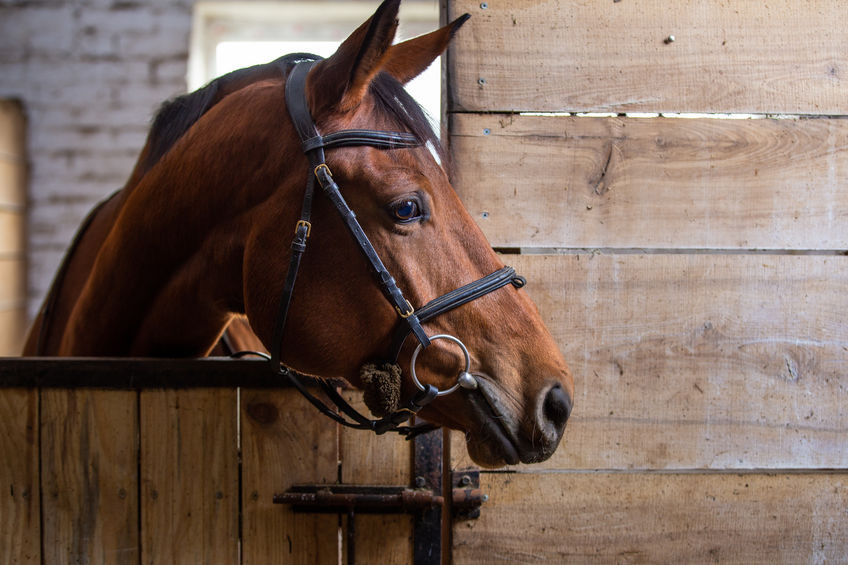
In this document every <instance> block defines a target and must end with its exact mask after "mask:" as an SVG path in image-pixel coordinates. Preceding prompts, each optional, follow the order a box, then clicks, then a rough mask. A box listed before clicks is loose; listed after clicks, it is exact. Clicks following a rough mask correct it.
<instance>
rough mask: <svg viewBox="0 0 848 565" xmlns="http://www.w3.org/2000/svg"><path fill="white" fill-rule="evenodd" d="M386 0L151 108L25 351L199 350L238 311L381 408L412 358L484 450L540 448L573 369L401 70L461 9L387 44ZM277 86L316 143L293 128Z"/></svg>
mask: <svg viewBox="0 0 848 565" xmlns="http://www.w3.org/2000/svg"><path fill="white" fill-rule="evenodd" d="M398 4H399V1H398V0H387V1H386V2H384V3H383V4H382V5H381V6H380V7H379V9H378V10H377V12H376V13H375V14H374V15H373V16H372V17H371V18H370V19H369V20H368V21H366V22H365V23H364V24H363V25H362V26H360V27H359V28H358V29H357V30H356V31H354V32H353V33H352V34H351V36H350V37H349V38H348V39H347V40H345V41H344V42H343V43H342V44H341V46H340V47H339V49H338V51H337V52H336V53H335V54H334V55H332V56H331V57H329V58H327V59H325V60H317V58H314V57H309V56H300V55H294V56H287V57H283V58H281V59H279V60H278V61H276V62H274V63H269V64H267V65H262V66H258V67H255V68H252V69H246V70H244V71H239V72H236V73H234V74H231V75H229V76H228V77H225V78H223V79H219V80H217V81H215V82H213V83H211V84H210V85H209V86H207V87H206V88H204V89H202V90H201V91H198V92H197V93H194V94H190V95H186V96H185V97H183V98H181V99H178V100H177V102H176V103H171V104H170V105H167V106H166V107H165V109H163V111H161V112H160V114H159V116H158V117H157V120H156V122H155V123H154V126H153V128H152V130H151V134H150V136H149V137H148V144H147V146H146V147H145V149H144V150H143V152H142V155H141V158H140V160H139V164H138V165H137V167H136V169H135V171H134V172H133V175H132V177H131V179H130V181H129V182H128V184H127V186H126V187H125V188H124V189H123V190H122V191H121V192H120V193H118V195H117V196H116V197H115V198H113V199H112V200H110V201H109V202H108V203H107V204H106V205H105V206H104V207H103V208H102V210H101V211H100V212H99V213H98V214H97V217H96V218H94V220H93V221H92V222H91V225H90V227H89V228H88V229H87V230H83V231H84V232H85V233H84V234H83V237H82V238H81V239H80V242H79V245H77V246H73V247H76V248H77V249H75V250H74V249H72V251H71V253H70V254H69V259H68V265H69V266H68V268H67V269H63V270H64V271H66V274H65V276H64V277H63V276H62V275H60V276H59V277H58V278H57V281H58V282H57V283H54V290H52V291H51V298H50V299H48V301H47V304H51V305H52V306H51V307H49V308H47V309H45V310H43V312H42V314H41V316H40V317H39V320H38V321H37V324H36V326H35V328H34V330H33V332H32V333H31V337H30V342H29V344H28V346H27V351H28V352H29V353H30V354H48V355H51V354H52V355H56V354H58V355H89V356H97V355H113V356H114V355H137V356H151V355H153V356H172V357H174V356H197V355H204V354H207V353H208V352H209V351H210V349H211V348H212V347H213V345H214V344H215V343H216V342H217V340H218V338H219V336H220V335H221V332H222V331H223V329H224V328H225V327H226V325H227V324H228V323H229V322H230V320H232V318H233V316H234V315H236V314H246V316H247V318H248V320H249V322H250V325H251V327H252V328H253V330H254V331H255V333H256V336H258V338H259V339H260V340H261V341H262V343H263V344H264V345H265V347H266V348H267V349H268V350H269V351H271V353H272V357H273V359H274V360H275V361H276V360H279V361H281V362H282V363H283V364H284V365H286V366H289V367H291V368H293V369H295V370H297V371H300V372H303V373H308V374H311V375H315V376H320V377H342V378H345V379H347V380H348V381H349V382H351V383H352V384H353V385H355V386H359V387H363V388H365V389H366V398H370V400H371V401H370V402H369V406H370V407H372V408H373V409H374V410H375V411H376V412H380V411H390V410H391V409H392V406H394V405H396V404H397V399H395V400H394V401H393V402H384V401H385V398H382V396H384V395H383V394H382V392H381V390H382V389H381V388H380V386H382V385H381V384H380V382H382V381H380V379H382V380H386V379H388V380H389V381H391V380H392V379H394V380H395V381H396V382H394V383H390V384H392V386H391V387H387V388H390V389H393V390H394V394H395V395H396V396H397V397H398V398H399V399H408V398H410V397H413V396H414V395H416V394H417V391H418V389H419V385H416V384H415V382H414V380H413V376H415V377H417V379H418V382H419V383H424V384H423V385H422V386H421V388H426V390H427V391H431V390H441V391H446V390H451V389H453V390H454V392H453V393H452V394H447V395H443V396H439V397H438V398H436V399H435V400H432V401H431V402H429V403H428V404H427V405H426V406H425V407H424V408H423V409H422V410H421V412H420V414H421V416H422V417H423V418H425V419H427V420H429V421H431V422H434V423H438V424H443V425H446V426H449V427H451V428H454V429H457V430H462V431H464V432H465V434H466V437H467V443H468V450H469V453H470V454H471V456H472V458H473V459H474V460H476V461H477V462H478V463H480V464H482V465H487V466H497V465H502V464H504V463H510V464H512V463H517V462H519V461H521V462H536V461H541V460H544V459H546V458H547V457H549V456H550V455H551V454H552V453H553V452H554V450H555V449H556V447H557V445H558V443H559V441H560V439H561V437H562V434H563V430H564V427H565V423H566V420H567V418H568V416H569V413H570V411H571V399H572V398H573V393H574V384H573V380H572V376H571V373H570V371H569V369H568V366H567V365H566V363H565V361H564V360H563V358H562V356H561V354H560V352H559V350H558V348H557V346H556V344H555V343H554V340H553V338H552V337H551V335H550V334H549V332H548V331H547V329H546V328H545V326H544V324H543V322H542V319H541V317H540V315H539V313H538V311H537V309H536V307H535V305H534V304H533V303H532V302H531V300H530V299H529V298H528V296H527V294H526V292H525V291H524V290H522V289H521V288H520V287H521V286H522V282H523V280H522V279H521V278H520V277H518V276H516V275H514V273H513V272H512V271H511V270H510V269H507V268H505V267H504V265H503V263H502V262H501V259H500V258H499V256H498V255H497V254H496V253H495V252H494V251H493V250H492V249H491V247H490V246H489V244H488V242H487V241H486V238H485V237H484V235H483V234H482V232H481V231H480V229H479V228H478V227H477V226H476V225H475V223H474V221H473V220H472V219H471V217H470V215H469V214H468V213H467V211H466V210H465V209H464V207H463V206H462V203H461V202H460V200H459V198H458V197H457V194H456V192H455V191H454V189H453V187H452V186H451V183H450V180H449V177H448V174H447V172H446V168H447V162H448V159H447V155H446V154H445V152H444V151H443V150H442V148H441V145H440V143H439V140H438V137H437V136H436V135H435V134H434V133H433V131H432V128H431V126H430V125H429V122H428V120H427V118H426V117H425V115H424V114H423V112H422V111H421V109H420V108H419V107H418V106H417V104H416V103H415V102H414V101H413V100H412V98H411V97H410V96H409V95H408V94H407V93H406V92H405V91H404V90H403V86H402V85H403V84H404V83H406V82H408V81H409V80H411V79H412V78H414V77H415V76H417V75H418V74H419V73H421V72H422V71H423V70H424V69H425V68H426V67H428V66H429V65H430V63H432V62H433V61H434V60H435V59H436V58H437V57H438V56H439V55H440V54H441V53H442V52H443V51H444V50H445V49H446V47H447V45H448V43H449V41H450V39H451V37H452V36H453V35H454V33H456V32H457V30H458V29H459V27H460V26H461V25H462V24H463V22H465V20H466V19H467V16H464V17H462V18H459V19H458V20H456V21H454V22H453V23H451V24H449V25H447V26H445V27H444V28H442V29H439V30H437V31H435V32H432V33H430V34H427V35H424V36H421V37H419V38H416V39H412V40H409V41H406V42H402V43H399V44H396V45H392V41H393V39H394V35H395V30H396V27H397V10H398ZM297 77H300V78H299V80H300V81H301V84H300V86H299V87H298V89H297V91H296V92H294V94H292V95H290V96H287V95H286V94H287V93H286V89H287V87H289V90H294V89H292V88H291V85H292V84H294V80H295V78H297ZM292 96H294V98H292ZM293 100H295V101H296V103H297V104H298V105H300V106H302V107H303V108H301V110H300V111H298V112H299V114H298V112H295V115H300V114H304V113H305V115H308V116H309V121H310V124H309V128H313V127H314V134H315V136H317V138H320V140H319V141H315V139H317V138H315V139H307V140H306V142H304V139H303V138H304V135H303V131H300V130H299V129H298V126H296V124H295V121H293V118H292V114H293V104H294V103H295V102H293ZM300 129H302V128H300ZM335 132H343V133H341V134H339V135H337V136H336V138H335V141H332V138H333V136H332V134H333V133H335ZM350 132H365V133H364V134H363V135H361V136H357V134H356V133H350ZM385 132H394V133H391V134H386V133H385ZM309 135H311V134H309V133H308V132H307V137H308V136H309ZM315 136H313V137H315ZM322 136H323V137H322ZM318 146H320V153H321V160H320V163H319V166H317V167H316V166H315V164H316V162H318V161H316V154H318V153H319V151H318V150H317V149H315V147H318ZM310 147H311V149H310ZM316 177H318V178H317V181H319V183H320V185H321V186H320V187H319V188H318V189H317V190H316V191H315V195H314V198H311V199H307V200H309V201H310V202H311V206H310V214H309V218H310V219H309V221H308V222H304V220H303V213H304V212H303V210H304V209H305V208H304V206H303V205H302V203H303V202H304V194H305V190H309V187H310V186H312V185H313V184H314V183H315V182H316V180H313V181H308V180H307V179H310V178H312V179H316ZM330 184H332V186H330ZM333 186H335V188H333ZM304 187H307V188H306V189H305V188H304ZM338 187H341V188H340V189H339V188H338ZM313 188H314V187H313ZM331 189H332V190H331ZM340 211H341V212H342V213H341V214H340ZM353 224H355V225H356V227H358V229H359V230H360V231H359V232H356V233H355V230H354V229H353V228H354V226H353ZM352 230H353V231H352ZM295 234H297V235H295ZM352 234H354V237H352V236H351V235H352ZM357 234H358V235H357ZM293 237H295V241H294V244H293ZM307 239H308V249H306V251H305V252H303V253H302V258H301V259H300V264H299V268H298V269H296V270H295V272H296V273H297V279H296V282H297V284H296V286H294V287H293V291H292V292H288V290H287V283H286V281H287V279H288V278H289V274H290V273H291V272H292V269H291V265H292V262H293V261H292V257H293V256H295V255H294V254H295V252H296V250H298V249H299V250H300V251H297V253H298V254H299V253H300V252H301V251H303V249H305V244H306V241H307ZM365 239H367V242H368V243H367V245H366V244H365V243H364V240H365ZM366 247H369V248H370V250H371V251H368V250H367V249H366ZM372 254H373V255H374V257H377V259H376V262H375V259H374V257H372V256H371V255H372ZM298 256H299V255H298ZM378 262H379V268H377V267H375V265H377V263H378ZM375 272H376V273H377V275H378V276H377V277H375V276H374V275H375ZM62 280H64V282H65V284H64V285H62V284H61V283H62ZM509 283H512V284H509ZM457 289H459V290H458V291H457ZM281 297H283V298H284V299H285V300H281ZM286 301H288V304H287V305H286V306H285V307H281V303H282V302H286ZM434 301H435V302H434ZM415 308H418V309H419V310H418V312H416V311H415ZM281 312H282V313H284V314H285V316H284V318H283V319H284V320H285V324H282V323H281V322H280V320H281V316H280V314H281ZM424 312H427V313H428V314H427V315H425V314H423V313H424ZM407 334H411V336H412V337H410V336H408V335H407ZM442 335H444V336H449V337H447V338H441V337H440V338H437V337H436V336H442ZM425 346H426V347H425ZM466 355H467V361H466ZM386 367H390V368H391V369H390V370H389V369H386V370H385V371H384V368H386ZM380 371H384V373H383V374H381V373H380ZM378 376H380V378H379V379H378V378H377V377H378ZM458 379H459V380H461V384H462V386H461V387H458V388H453V387H454V386H455V384H456V383H457V381H458ZM375 381H380V382H378V384H377V385H375ZM382 384H385V383H384V382H382ZM430 387H435V388H434V389H431V388H430ZM375 391H376V392H375ZM369 392H370V394H369ZM428 394H429V393H428Z"/></svg>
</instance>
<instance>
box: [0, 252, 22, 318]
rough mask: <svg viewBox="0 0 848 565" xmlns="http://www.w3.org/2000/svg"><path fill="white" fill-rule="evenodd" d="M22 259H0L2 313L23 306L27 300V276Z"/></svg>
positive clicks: (0, 309)
mask: <svg viewBox="0 0 848 565" xmlns="http://www.w3.org/2000/svg"><path fill="white" fill-rule="evenodd" d="M24 265H25V263H24V261H23V260H22V259H3V258H2V257H0V311H3V310H10V309H12V308H16V307H18V306H20V305H22V304H23V301H24V299H25V298H26V275H25V274H24Z"/></svg>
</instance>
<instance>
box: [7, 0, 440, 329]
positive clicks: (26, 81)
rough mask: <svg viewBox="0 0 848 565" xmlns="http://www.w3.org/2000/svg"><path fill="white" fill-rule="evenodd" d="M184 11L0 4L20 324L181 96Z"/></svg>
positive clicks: (62, 2) (161, 5) (182, 1)
mask: <svg viewBox="0 0 848 565" xmlns="http://www.w3.org/2000/svg"><path fill="white" fill-rule="evenodd" d="M211 1H214V0H211ZM246 1H250V0H246ZM334 1H338V0H334ZM342 1H344V0H342ZM425 1H426V0H425ZM316 3H320V0H318V2H316ZM194 4H195V0H130V1H127V0H51V1H49V2H45V1H42V0H16V1H8V0H0V99H17V100H19V101H20V102H21V103H22V105H23V107H24V110H25V113H26V117H27V119H28V147H27V149H28V153H29V162H30V166H31V167H30V170H31V177H30V179H29V195H28V196H29V200H30V208H29V224H28V235H27V241H28V256H29V264H28V270H29V277H28V286H29V288H28V291H27V295H28V314H29V316H30V317H32V316H34V314H35V313H36V312H37V311H38V308H39V307H40V305H41V301H42V299H43V297H44V295H45V294H46V292H47V289H48V287H49V285H50V282H51V280H52V278H53V274H54V273H55V271H56V268H57V267H58V265H59V262H60V261H61V258H62V256H63V254H64V252H65V249H66V247H67V245H68V244H69V242H70V241H71V239H72V237H73V235H74V233H75V232H76V229H77V227H78V226H79V224H80V222H81V221H82V219H83V218H84V217H85V215H86V214H87V212H88V211H89V210H90V209H91V208H92V207H93V205H94V204H95V203H96V202H98V201H99V200H101V199H102V198H104V197H106V196H107V195H109V194H111V193H112V192H113V191H115V190H117V189H118V188H120V187H121V186H123V183H124V182H125V181H126V179H127V177H128V176H129V173H130V170H131V167H132V165H133V163H134V161H135V158H136V157H137V155H138V152H139V150H140V149H141V147H142V145H143V143H144V139H145V136H146V133H147V128H148V126H149V123H150V120H151V118H152V116H153V113H154V112H155V110H156V109H157V108H158V106H159V105H160V104H161V103H162V102H163V101H165V100H167V99H169V98H172V97H173V96H175V95H178V94H182V93H183V92H185V90H186V74H187V66H188V55H189V45H190V35H191V25H192V9H193V6H194ZM375 6H376V3H375ZM281 32H283V33H284V32H285V29H284V28H281Z"/></svg>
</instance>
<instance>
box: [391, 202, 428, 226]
mask: <svg viewBox="0 0 848 565" xmlns="http://www.w3.org/2000/svg"><path fill="white" fill-rule="evenodd" d="M392 215H393V216H394V217H395V219H396V220H398V221H400V222H410V221H412V220H415V219H417V218H419V217H420V216H421V211H420V210H419V208H418V203H417V202H416V201H415V200H401V201H400V202H395V203H394V204H392Z"/></svg>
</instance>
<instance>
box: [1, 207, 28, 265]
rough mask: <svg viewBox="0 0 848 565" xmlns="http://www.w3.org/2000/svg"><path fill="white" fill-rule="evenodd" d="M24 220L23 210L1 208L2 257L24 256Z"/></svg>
mask: <svg viewBox="0 0 848 565" xmlns="http://www.w3.org/2000/svg"><path fill="white" fill-rule="evenodd" d="M24 222H25V217H24V214H23V212H21V211H18V210H4V209H2V208H0V257H7V258H12V257H21V256H23V252H24V238H25V235H26V234H25V229H24Z"/></svg>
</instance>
